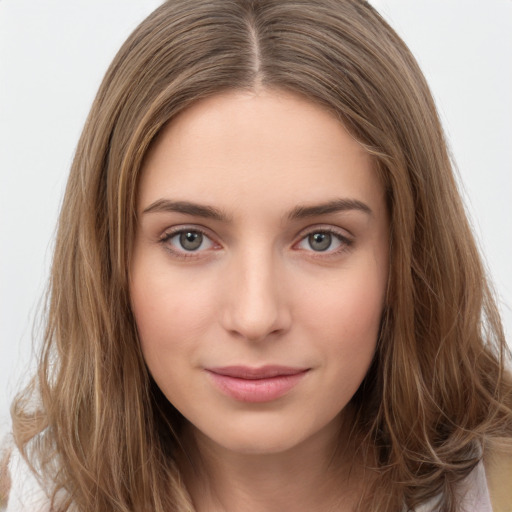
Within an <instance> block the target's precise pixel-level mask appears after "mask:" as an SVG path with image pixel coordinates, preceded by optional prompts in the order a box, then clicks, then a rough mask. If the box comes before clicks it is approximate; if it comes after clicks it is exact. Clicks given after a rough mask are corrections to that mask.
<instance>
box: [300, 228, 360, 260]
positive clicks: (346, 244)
mask: <svg viewBox="0 0 512 512" xmlns="http://www.w3.org/2000/svg"><path fill="white" fill-rule="evenodd" d="M313 235H329V236H331V237H332V238H333V240H331V244H332V242H333V241H334V240H337V241H338V242H339V247H337V248H336V249H329V248H326V249H325V250H323V251H322V250H320V251H315V250H313V249H312V248H311V245H310V249H304V250H305V251H307V252H309V253H311V255H310V256H311V257H314V258H329V257H336V256H338V255H339V254H341V253H343V252H346V251H347V250H349V249H350V248H351V247H352V245H353V243H354V241H353V240H352V239H351V238H349V237H347V236H346V235H344V234H341V233H340V232H339V231H338V230H336V229H333V228H327V227H316V228H313V229H311V228H308V230H307V231H306V232H303V233H301V235H300V239H299V241H298V242H296V243H295V244H293V247H297V246H298V245H299V244H302V243H308V238H309V237H310V236H313ZM331 244H330V245H331ZM299 250H300V249H299Z"/></svg>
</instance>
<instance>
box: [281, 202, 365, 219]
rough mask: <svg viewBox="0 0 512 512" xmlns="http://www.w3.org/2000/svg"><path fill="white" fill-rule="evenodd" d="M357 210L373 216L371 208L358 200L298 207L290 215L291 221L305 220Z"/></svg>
mask: <svg viewBox="0 0 512 512" xmlns="http://www.w3.org/2000/svg"><path fill="white" fill-rule="evenodd" d="M350 210H357V211H361V212H363V213H366V214H368V215H372V210H371V208H370V207H369V206H368V205H367V204H365V203H363V202H362V201H359V200H358V199H346V198H343V199H335V200H333V201H328V202H327V203H322V204H316V205H311V206H307V205H304V206H300V205H299V206H297V207H295V208H294V209H293V210H292V211H291V212H290V213H289V215H288V218H289V219H290V220H296V219H304V218H307V217H316V216H317V215H327V214H329V213H337V212H345V211H350Z"/></svg>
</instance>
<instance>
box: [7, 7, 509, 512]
mask: <svg viewBox="0 0 512 512" xmlns="http://www.w3.org/2000/svg"><path fill="white" fill-rule="evenodd" d="M505 359H506V344H505V340H504V336H503V332H502V329H501V325H500V320H499V316H498V314H497V312H496V307H495V305H494V301H493V298H492V295H491V293H490V292H489V289H488V286H487V284H486V280H485V275H484V272H483V269H482V265H481V262H480V258H479V255H478V252H477V250H476V247H475V243H474V240H473V237H472V234H471V232H470V229H469V226H468V222H467V220H466V217H465V213H464V210H463V207H462V204H461V201H460V198H459V195H458V192H457V189H456V186H455V182H454V179H453V175H452V172H451V167H450V161H449V158H448V155H447V151H446V144H445V141H444V138H443V133H442V130H441V127H440V124H439V120H438V117H437V114H436V110H435V106H434V103H433V101H432V98H431V95H430V93H429V90H428V87H427V85H426V83H425V81H424V79H423V76H422V74H421V72H420V70H419V69H418V66H417V64H416V62H415V61H414V59H413V57H412V56H411V55H410V53H409V51H408V50H407V48H406V47H405V45H404V44H403V42H402V41H401V40H400V39H399V38H398V36H397V35H396V34H395V33H394V32H393V31H392V29H391V28H390V27H389V26H388V25H387V24H386V23H385V22H384V21H383V20H382V19H381V18H380V16H379V15H378V14H377V13H376V12H375V11H374V10H373V9H372V8H371V7H370V6H369V5H368V4H366V3H364V2H360V1H355V0H353V1H351V0H347V1H334V0H323V1H316V2H313V1H306V0H300V1H294V2H291V1H277V0H276V1H249V0H236V1H235V0H233V1H225V0H217V1H192V2H191V1H190V0H188V1H174V0H173V1H169V2H167V3H165V4H164V5H163V6H162V7H160V8H159V9H157V10H156V11H155V12H154V13H153V14H152V15H151V16H150V17H149V18H148V19H147V20H145V21H144V22H143V23H142V24H141V25H140V26H139V28H138V29H137V30H136V31H135V32H134V33H133V34H132V36H130V38H129V39H128V41H127V42H126V43H125V45H124V46H123V48H122V49H121V50H120V52H119V54H118V55H117V57H116V58H115V60H114V62H113V63H112V65H111V67H110V69H109V71H108V72H107V75H106V77H105V79H104V82H103V84H102V86H101V88H100V91H99V93H98V96H97V98H96V100H95V102H94V105H93V107H92V110H91V113H90V116H89V118H88V121H87V123H86V127H85V129H84V133H83V135H82V138H81V140H80V143H79V147H78V149H77V154H76V157H75V160H74V163H73V167H72V170H71V175H70V178H69V182H68V186H67V190H66V195H65V199H64V204H63V207H62V213H61V218H60V221H59V231H58V235H57V242H56V250H55V257H54V262H53V270H52V278H51V289H50V295H49V309H48V324H47V331H46V337H45V346H44V350H43V353H42V357H41V361H40V365H39V371H38V375H37V378H36V379H35V380H34V383H33V385H32V387H31V388H30V389H28V390H26V392H25V393H24V395H22V396H20V397H19V398H18V400H17V402H16V403H15V406H14V409H13V420H14V434H15V439H16V444H17V449H18V450H19V452H20V453H21V454H22V455H23V457H24V458H25V459H26V461H27V462H28V463H29V464H30V465H31V468H32V470H33V471H34V473H35V474H36V475H37V476H38V478H39V480H40V485H41V487H42V488H43V489H45V490H46V491H47V492H48V494H49V496H50V503H51V505H50V507H53V509H55V510H84V511H85V510H87V511H92V510H97V511H100V510H101V511H105V510H125V511H128V510H130V511H133V510H156V511H164V510H166V511H167V510H180V511H181V510H197V511H203V510H208V511H216V510H244V509H245V510H251V511H256V510H319V511H322V510H340V511H345V510H347V511H348V510H350V511H352V510H379V511H390V512H391V511H393V512H394V511H397V510H443V511H457V510H463V509H464V510H471V509H473V510H479V511H482V510H490V508H489V507H490V506H491V505H490V497H489V493H488V489H487V485H486V472H487V476H488V478H489V475H491V474H492V473H493V472H494V471H495V469H494V468H496V467H499V468H502V467H504V466H503V462H501V459H500V460H498V459H497V457H496V453H498V452H503V450H502V449H501V448H500V449H499V450H497V449H496V448H495V446H496V445H497V443H498V441H499V443H501V445H502V446H508V444H509V443H510V439H511V438H512V382H511V379H510V375H509V373H507V371H506V369H505ZM34 396H35V397H38V400H39V403H40V406H38V407H36V409H35V410H34V407H33V406H32V404H33V403H34ZM482 459H485V460H489V461H490V462H489V463H488V464H486V465H485V466H484V464H483V463H482ZM496 460H498V462H496ZM507 460H508V459H507ZM496 464H497V465H496ZM499 471H501V469H500V470H499ZM13 480H15V478H13ZM492 481H493V482H494V481H495V480H494V479H492ZM489 482H490V484H491V494H492V495H493V499H494V500H495V504H496V503H497V501H496V500H497V499H502V498H501V497H500V496H497V494H496V492H495V491H494V490H493V487H492V486H493V485H495V484H493V483H491V479H490V478H489ZM13 485H14V486H16V482H15V481H14V483H13ZM501 488H503V486H502V487H501ZM14 490H15V489H14ZM18 494H19V493H18ZM505 499H506V498H505ZM11 503H12V501H11V502H10V504H9V506H11ZM509 503H510V502H509ZM31 506H32V505H31ZM46 506H48V505H46ZM496 506H497V505H496Z"/></svg>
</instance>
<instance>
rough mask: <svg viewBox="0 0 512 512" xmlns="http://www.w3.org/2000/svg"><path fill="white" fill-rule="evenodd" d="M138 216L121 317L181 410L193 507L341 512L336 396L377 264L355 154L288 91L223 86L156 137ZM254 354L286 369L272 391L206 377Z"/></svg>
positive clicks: (358, 344) (356, 351)
mask: <svg viewBox="0 0 512 512" xmlns="http://www.w3.org/2000/svg"><path fill="white" fill-rule="evenodd" d="M137 213H138V218H139V222H138V228H137V233H136V238H135V242H134V250H133V257H132V262H131V268H130V293H131V300H132V307H133V312H134V315H135V319H136V322H137V327H138V330H139V336H140V342H141V346H142V351H143V355H144V358H145V361H146V364H147V366H148V368H149V370H150V372H151V374H152V376H153V378H154V379H155V381H156V383H157V384H158V386H159V387H160V389H161V390H162V392H163V393H164V394H165V396H166V397H167V398H168V399H169V400H170V401H171V402H172V403H173V404H174V406H175V407H176V408H177V409H178V410H179V411H180V412H181V413H182V414H183V416H184V417H185V418H186V419H187V420H188V423H187V440H186V442H187V443H188V445H189V447H190V460H191V466H190V467H184V468H183V471H184V474H185V479H186V481H187V486H188V488H189V490H190V493H191V495H192V498H193V500H194V503H195V506H196V508H197V510H198V511H199V512H202V511H230V512H231V511H237V512H246V511H247V512H249V511H250V512H259V511H266V512H268V511H274V510H275V511H278V510H279V511H282V510H294V511H299V512H300V511H302V510H304V511H306V510H307V511H311V510H316V511H323V510H333V509H336V510H341V511H343V510H347V511H348V510H352V508H353V506H354V502H355V500H356V499H357V495H358V490H359V488H360V483H361V481H360V480H361V478H362V474H361V472H360V471H359V470H358V469H357V464H356V463H355V462H354V458H353V449H352V444H353V443H346V444H344V441H347V438H348V433H347V432H348V429H349V428H350V419H351V417H350V406H349V405H347V404H349V402H350V399H351V398H352V396H353V395H354V393H355V392H356V390H357V389H358V387H359V385H360V383H361V381H362V380H363V378H364V376H365V374H366V372H367V370H368V368H369V365H370V363H371V361H372V358H373V355H374V353H375V347H376V343H377V338H378V333H379V326H380V319H381V315H382V309H383V306H384V302H385V294H386V286H387V279H388V265H389V255H388V252H389V247H388V246H389V242H388V239H389V219H388V213H387V209H386V203H385V197H384V190H383V187H382V184H381V183H380V181H379V179H378V177H377V173H376V171H375V168H374V165H373V161H372V159H371V157H370V156H369V155H368V154H367V153H365V151H364V150H363V149H362V147H361V146H360V145H359V144H358V143H357V142H356V141H355V140H354V139H353V138H352V137H351V135H350V134H349V133H348V132H347V130H346V129H345V128H344V127H343V125H342V124H341V123H340V122H339V120H337V119H336V118H335V117H334V116H333V115H332V114H330V113H328V112H327V111H325V110H324V109H323V108H321V107H319V106H317V105H315V104H314V103H312V102H310V101H309V100H307V99H304V98H302V97H300V96H298V95H294V94H291V93H287V92H283V91H269V90H260V91H257V92H247V91H235V92H228V93H223V94H219V95H217V96H214V97H212V98H209V99H206V100H202V101H200V102H198V103H196V104H195V105H194V106H192V107H191V108H189V109H188V110H186V111H185V112H183V113H182V114H180V115H179V116H178V117H177V118H176V119H174V120H173V121H172V122H171V123H170V124H169V125H168V126H167V127H166V128H165V129H164V130H163V131H162V132H161V134H160V135H159V137H158V139H157V140H156V143H155V144H154V145H153V147H152V148H151V150H150V152H149V154H148V156H147V158H146V160H145V162H144V166H143V169H142V177H141V182H140V189H139V198H138V206H137ZM269 365H273V366H275V365H278V366H279V368H282V367H285V368H292V370H290V371H292V372H297V374H298V377H297V378H296V379H295V380H293V382H292V384H290V386H288V384H286V386H288V387H286V386H285V388H284V392H283V393H281V392H278V393H277V395H275V394H273V390H274V387H273V386H274V384H273V383H271V382H273V379H270V380H269V381H268V382H267V381H265V383H264V384H262V385H261V386H260V387H259V388H258V389H256V390H254V389H253V388H257V387H258V385H259V384H256V385H255V386H252V383H253V382H254V381H253V382H250V386H249V387H248V388H247V387H246V386H242V391H240V389H239V388H238V387H237V388H236V390H235V392H232V390H231V391H228V392H226V390H225V389H224V388H223V387H222V386H223V383H224V380H226V379H224V377H221V384H220V385H219V382H218V380H217V378H216V374H215V372H216V369H217V368H226V367H229V368H232V367H236V368H239V367H240V366H242V367H243V368H244V369H245V370H244V371H246V370H247V369H248V370H247V371H250V372H253V371H254V372H256V373H258V372H261V371H264V369H265V368H269ZM262 369H263V370H262ZM227 380H228V381H229V382H231V381H230V379H229V378H228V379H227ZM241 380H243V379H241ZM282 380H283V381H286V383H288V382H289V380H290V379H289V378H288V377H284V378H283V379H282ZM239 381H240V379H237V386H238V384H239ZM244 382H245V381H244ZM262 382H263V381H262ZM230 385H231V384H230ZM246 388H247V389H249V391H247V390H246ZM288 388H289V389H288ZM230 389H231V388H230ZM262 389H263V391H262ZM278 389H280V388H278ZM267 391H268V393H269V394H268V395H267V394H266V393H267ZM281 391H282V390H281ZM233 393H234V394H233ZM336 446H338V447H339V448H340V453H341V454H343V455H342V456H337V457H334V456H333V454H334V452H335V448H336ZM351 468H352V472H351V478H350V479H349V478H348V476H347V475H348V473H349V471H350V470H351ZM354 468H355V469H354Z"/></svg>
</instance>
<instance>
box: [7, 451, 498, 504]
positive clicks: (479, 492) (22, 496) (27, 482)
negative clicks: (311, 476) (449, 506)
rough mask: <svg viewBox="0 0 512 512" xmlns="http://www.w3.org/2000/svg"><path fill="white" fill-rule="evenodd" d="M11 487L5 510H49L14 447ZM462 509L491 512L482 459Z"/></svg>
mask: <svg viewBox="0 0 512 512" xmlns="http://www.w3.org/2000/svg"><path fill="white" fill-rule="evenodd" d="M9 469H10V473H11V481H12V487H11V492H10V495H9V501H8V503H7V509H6V511H5V512H50V507H49V499H48V497H47V496H46V494H45V492H44V491H43V489H42V488H41V486H40V485H39V483H38V481H37V479H36V478H35V476H34V475H33V473H32V472H31V471H30V469H29V467H28V466H27V464H26V462H25V461H24V460H23V458H22V457H21V455H20V453H19V452H18V450H16V449H15V450H13V453H12V456H11V461H10V463H9ZM460 493H461V495H462V496H463V500H462V508H461V511H463V512H492V506H491V500H490V497H489V490H488V488H487V481H486V478H485V470H484V466H483V464H482V462H480V463H479V464H478V466H477V467H476V468H475V469H474V470H473V471H472V472H471V474H469V475H468V477H467V478H466V479H465V480H464V481H463V482H462V483H461V487H460ZM436 510H437V508H436V504H435V500H434V501H433V502H430V503H426V504H425V505H421V506H420V507H419V508H418V509H417V510H416V512H436Z"/></svg>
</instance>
